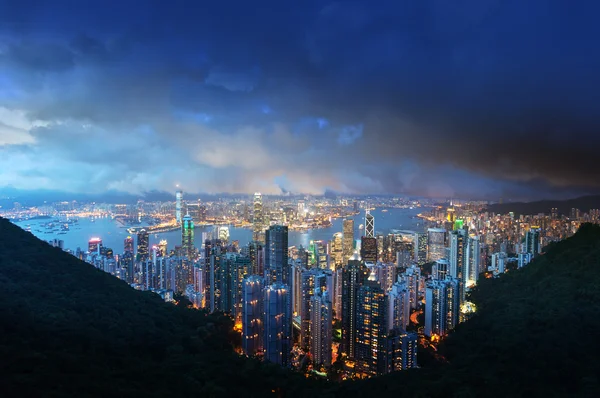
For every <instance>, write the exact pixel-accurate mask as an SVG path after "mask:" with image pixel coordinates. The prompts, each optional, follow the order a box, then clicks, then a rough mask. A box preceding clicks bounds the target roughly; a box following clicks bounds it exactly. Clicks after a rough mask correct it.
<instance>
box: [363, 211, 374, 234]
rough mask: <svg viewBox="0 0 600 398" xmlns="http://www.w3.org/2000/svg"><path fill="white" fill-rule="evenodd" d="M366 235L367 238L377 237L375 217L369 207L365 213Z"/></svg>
mask: <svg viewBox="0 0 600 398" xmlns="http://www.w3.org/2000/svg"><path fill="white" fill-rule="evenodd" d="M365 236H366V237H367V238H374V237H375V217H373V215H372V214H371V212H370V210H368V209H367V210H366V214H365Z"/></svg>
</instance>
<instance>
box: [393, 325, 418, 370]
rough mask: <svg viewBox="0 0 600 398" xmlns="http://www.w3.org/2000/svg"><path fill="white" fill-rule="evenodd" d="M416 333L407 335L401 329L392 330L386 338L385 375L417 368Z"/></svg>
mask: <svg viewBox="0 0 600 398" xmlns="http://www.w3.org/2000/svg"><path fill="white" fill-rule="evenodd" d="M417 339H418V336H417V334H416V333H407V332H405V331H404V330H402V329H393V330H392V331H391V332H390V334H389V335H388V336H387V337H386V343H387V345H386V348H387V352H386V356H385V358H386V366H385V373H391V372H396V371H399V370H406V369H411V368H416V367H417Z"/></svg>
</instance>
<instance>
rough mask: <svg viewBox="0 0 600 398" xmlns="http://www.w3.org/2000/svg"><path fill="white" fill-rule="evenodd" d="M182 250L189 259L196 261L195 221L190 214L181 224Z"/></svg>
mask: <svg viewBox="0 0 600 398" xmlns="http://www.w3.org/2000/svg"><path fill="white" fill-rule="evenodd" d="M181 250H182V252H183V255H184V256H187V258H188V259H190V260H193V259H194V257H195V255H194V220H192V217H191V216H190V215H189V214H186V215H185V216H184V217H183V219H182V222H181Z"/></svg>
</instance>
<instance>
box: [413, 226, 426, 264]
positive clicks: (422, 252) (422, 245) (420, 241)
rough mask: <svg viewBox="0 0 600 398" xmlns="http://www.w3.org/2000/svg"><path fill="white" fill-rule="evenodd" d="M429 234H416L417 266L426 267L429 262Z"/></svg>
mask: <svg viewBox="0 0 600 398" xmlns="http://www.w3.org/2000/svg"><path fill="white" fill-rule="evenodd" d="M427 241H428V236H427V234H424V233H420V232H417V233H415V244H414V254H415V262H416V263H417V265H425V263H426V262H427Z"/></svg>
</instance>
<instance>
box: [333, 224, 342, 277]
mask: <svg viewBox="0 0 600 398" xmlns="http://www.w3.org/2000/svg"><path fill="white" fill-rule="evenodd" d="M342 237H343V235H342V233H341V232H336V233H335V234H333V239H332V240H331V257H332V260H333V264H334V266H335V269H339V268H342V266H344V265H345V264H344V256H343V249H342V241H343V238H342Z"/></svg>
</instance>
